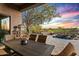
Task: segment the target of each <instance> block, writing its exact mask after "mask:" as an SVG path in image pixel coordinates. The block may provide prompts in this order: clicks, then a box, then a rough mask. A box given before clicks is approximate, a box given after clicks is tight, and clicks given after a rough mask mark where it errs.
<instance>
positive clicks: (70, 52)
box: [58, 43, 76, 56]
mask: <svg viewBox="0 0 79 59" xmlns="http://www.w3.org/2000/svg"><path fill="white" fill-rule="evenodd" d="M73 53H75V49H74V47H73V45H72V44H71V43H69V44H68V45H67V46H66V47H65V48H64V49H63V51H62V52H60V54H58V55H59V56H71V55H73ZM74 55H76V53H75V54H74Z"/></svg>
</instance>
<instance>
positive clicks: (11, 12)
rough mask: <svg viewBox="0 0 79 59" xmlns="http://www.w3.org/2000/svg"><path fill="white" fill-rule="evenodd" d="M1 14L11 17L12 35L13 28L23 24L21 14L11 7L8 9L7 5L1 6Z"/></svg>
mask: <svg viewBox="0 0 79 59" xmlns="http://www.w3.org/2000/svg"><path fill="white" fill-rule="evenodd" d="M0 14H4V15H7V16H11V34H12V29H13V26H15V25H18V24H21V22H22V17H21V12H19V11H17V10H15V9H11V8H10V7H7V6H6V5H5V4H0ZM11 34H10V35H11Z"/></svg>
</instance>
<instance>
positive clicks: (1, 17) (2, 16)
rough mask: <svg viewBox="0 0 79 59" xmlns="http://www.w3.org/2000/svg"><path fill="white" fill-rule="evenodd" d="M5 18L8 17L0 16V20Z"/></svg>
mask: <svg viewBox="0 0 79 59" xmlns="http://www.w3.org/2000/svg"><path fill="white" fill-rule="evenodd" d="M6 17H8V16H5V15H2V14H0V19H3V18H6Z"/></svg>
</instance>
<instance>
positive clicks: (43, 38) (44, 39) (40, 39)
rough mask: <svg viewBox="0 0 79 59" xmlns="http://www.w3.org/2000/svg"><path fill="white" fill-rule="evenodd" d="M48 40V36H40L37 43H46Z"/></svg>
mask: <svg viewBox="0 0 79 59" xmlns="http://www.w3.org/2000/svg"><path fill="white" fill-rule="evenodd" d="M46 38H47V36H46V35H39V36H38V40H37V42H40V43H45V42H46Z"/></svg>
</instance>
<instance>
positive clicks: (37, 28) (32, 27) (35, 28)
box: [30, 25, 41, 33]
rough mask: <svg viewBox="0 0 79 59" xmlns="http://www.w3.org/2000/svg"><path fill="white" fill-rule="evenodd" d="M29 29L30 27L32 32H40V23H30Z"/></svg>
mask: <svg viewBox="0 0 79 59" xmlns="http://www.w3.org/2000/svg"><path fill="white" fill-rule="evenodd" d="M30 29H31V31H32V32H35V33H40V32H41V26H40V25H32V26H31V28H30Z"/></svg>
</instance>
